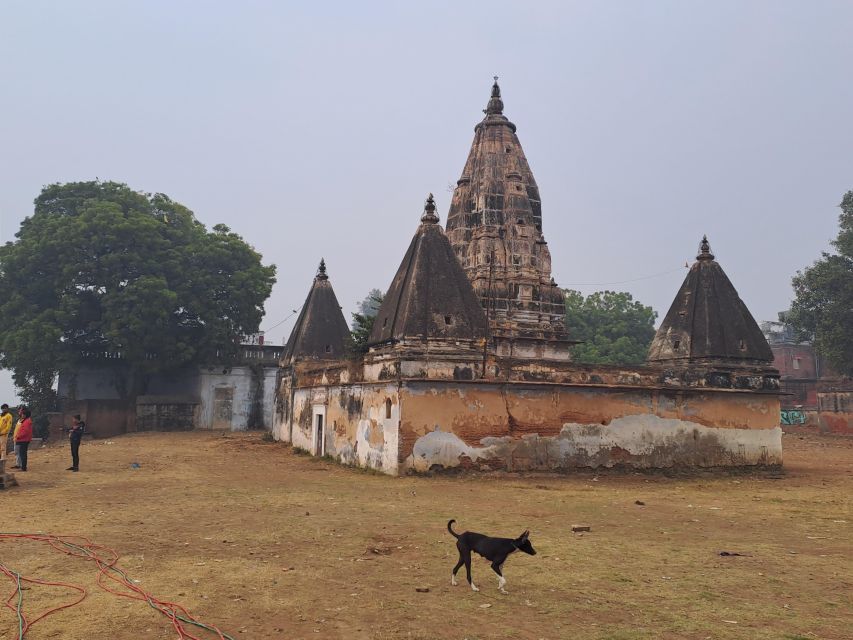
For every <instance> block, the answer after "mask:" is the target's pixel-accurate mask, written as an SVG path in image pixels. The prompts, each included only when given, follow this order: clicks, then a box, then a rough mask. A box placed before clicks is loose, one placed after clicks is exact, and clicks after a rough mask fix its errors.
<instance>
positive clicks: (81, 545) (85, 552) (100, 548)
mask: <svg viewBox="0 0 853 640" xmlns="http://www.w3.org/2000/svg"><path fill="white" fill-rule="evenodd" d="M4 539H5V540H15V539H18V540H30V541H35V542H42V543H46V544H48V545H49V546H51V547H52V548H53V549H55V550H56V551H60V552H61V553H64V554H66V555H69V556H72V557H75V558H81V559H83V560H87V561H92V562H94V563H95V565H96V566H97V567H98V577H97V584H98V586H99V587H100V588H101V589H103V590H104V591H106V592H108V593H111V594H113V595H115V596H118V597H121V598H128V599H131V600H140V601H142V602H145V603H147V604H148V605H149V606H150V607H151V608H153V609H155V610H157V611H159V612H160V613H161V614H163V615H164V616H166V617H167V618H168V619H169V621H170V622H171V623H172V627H173V628H174V629H175V631H176V632H177V633H178V639H179V640H202V639H201V638H199V637H198V636H195V635H193V634H192V633H190V632H189V630H188V629H187V627H188V626H189V627H195V628H196V629H201V630H205V631H208V632H210V633H212V634H214V637H216V638H218V639H219V640H234V639H233V638H232V637H231V636H230V635H228V634H226V633H224V632H222V631H220V630H219V629H218V628H217V627H215V626H213V625H207V624H204V623H202V622H200V621H198V620H197V619H196V618H194V617H193V616H192V615H191V614H190V613H189V611H187V609H186V608H185V607H183V606H182V605H179V604H176V603H174V602H168V601H166V600H160V599H158V598H155V597H154V596H152V595H151V594H150V593H148V592H146V591H145V590H143V589H141V588H140V587H138V586H137V585H135V584H134V583H133V581H132V580H131V579H130V578H129V577H128V576H127V574H126V573H125V572H124V571H123V570H122V569H121V568H119V567H118V558H119V556H118V553H116V552H115V551H114V550H113V549H110V548H109V547H106V546H104V545H100V544H95V543H93V542H92V541H91V540H89V539H88V538H86V537H84V536H65V535H51V534H38V533H0V541H2V540H4ZM0 573H2V574H4V575H6V576H7V577H8V578H9V579H10V580H12V582H13V583H14V584H15V589H14V590H13V591H12V593H11V594H10V595H9V597H8V598H6V600H5V601H4V602H3V605H4V606H5V607H6V608H8V609H11V610H12V611H14V612H15V613H16V614H17V615H18V617H19V631H18V636H17V637H16V638H15V640H24V636H25V635H26V633H27V631H28V630H29V629H30V628H31V627H32V626H33V625H34V624H35V623H36V622H39V621H40V620H44V619H45V618H46V617H47V616H49V615H51V614H53V613H56V612H57V611H62V610H63V609H68V608H69V607H73V606H76V605H78V604H80V603H81V602H83V600H84V599H85V598H86V589H85V588H84V587H82V586H79V585H75V584H70V583H66V582H50V581H47V580H39V579H37V578H30V577H26V576H23V575H20V574H18V573H16V572H14V571H12V570H11V569H9V568H8V567H6V566H4V565H2V564H0ZM107 580H109V581H112V582H113V583H115V584H116V585H118V587H119V588H120V589H117V588H115V587H113V586H111V585H109V584H108V583H107ZM22 582H28V583H31V584H37V585H41V586H49V587H63V588H66V589H72V590H74V591H76V592H77V593H78V594H79V597H78V598H77V599H76V600H74V601H72V602H65V603H62V604H60V605H57V606H55V607H51V608H50V609H48V610H46V611H44V612H42V613H41V614H39V615H38V616H36V617H35V618H33V619H32V620H29V619H28V618H27V617H26V615H25V614H24V612H23V607H22V605H21V601H22V598H23V592H22V590H21V583H22ZM16 596H17V598H18V605H13V604H12V601H13V600H14V599H15V598H16Z"/></svg>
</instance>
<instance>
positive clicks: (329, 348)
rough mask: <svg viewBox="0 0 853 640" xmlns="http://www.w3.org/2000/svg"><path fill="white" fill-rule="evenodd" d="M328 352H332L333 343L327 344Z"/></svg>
mask: <svg viewBox="0 0 853 640" xmlns="http://www.w3.org/2000/svg"><path fill="white" fill-rule="evenodd" d="M326 353H332V345H330V344H327V345H326Z"/></svg>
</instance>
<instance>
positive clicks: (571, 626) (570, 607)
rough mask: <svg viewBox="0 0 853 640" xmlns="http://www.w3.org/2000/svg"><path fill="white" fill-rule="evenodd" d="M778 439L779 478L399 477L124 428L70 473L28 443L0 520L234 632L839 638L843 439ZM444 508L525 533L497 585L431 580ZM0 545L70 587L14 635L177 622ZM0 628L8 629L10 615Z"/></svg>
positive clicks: (84, 575) (445, 555)
mask: <svg viewBox="0 0 853 640" xmlns="http://www.w3.org/2000/svg"><path fill="white" fill-rule="evenodd" d="M784 444H785V449H786V453H785V458H786V474H785V475H784V477H782V478H781V479H774V478H772V477H768V476H763V475H744V476H734V475H705V476H698V477H680V478H669V477H663V476H644V475H634V474H631V475H617V474H602V475H599V476H595V475H593V474H590V473H583V474H577V475H572V476H561V477H555V476H537V477H520V476H500V477H495V476H488V477H484V476H480V477H453V478H449V477H437V478H419V477H411V478H399V479H397V478H389V477H384V476H379V475H375V474H369V473H365V472H362V471H358V470H353V469H346V468H342V467H339V466H337V465H335V464H332V463H329V462H327V461H322V460H315V459H312V458H309V457H306V456H299V455H295V454H294V453H292V452H291V451H290V450H289V449H288V448H287V447H285V446H283V445H280V444H276V443H269V442H264V441H263V440H262V438H261V436H260V434H250V435H227V436H222V435H217V434H204V433H189V434H139V435H132V436H124V437H121V438H116V439H114V440H112V441H109V442H104V441H96V442H89V443H84V445H83V448H82V450H81V456H82V467H83V471H82V472H81V473H79V474H71V473H69V472H66V471H64V468H65V467H66V466H67V462H68V461H67V451H66V449H65V448H48V449H43V450H36V451H34V452H32V453H31V463H30V464H31V468H30V471H29V472H28V473H27V474H21V475H20V476H19V479H20V480H21V487H20V488H17V489H13V490H11V491H7V492H5V493H0V507H2V511H0V514H2V516H0V517H2V525H0V529H2V530H4V531H10V530H11V531H46V532H52V533H63V534H71V533H73V534H82V535H86V536H90V537H91V538H92V539H93V540H94V541H96V542H100V543H103V544H107V545H109V546H111V547H113V548H115V549H116V550H117V551H118V552H119V553H120V554H121V555H122V564H123V566H124V567H125V568H126V569H127V570H128V572H129V573H130V575H131V576H132V577H133V578H136V579H137V580H140V581H141V582H140V584H141V585H142V586H144V587H146V588H147V589H149V590H150V591H152V592H153V593H155V594H156V595H158V596H160V597H162V598H164V599H171V600H175V601H177V602H180V603H182V604H184V605H186V606H187V607H189V608H190V610H191V611H192V612H193V613H195V614H197V615H198V616H199V617H200V618H201V619H203V620H205V621H208V622H211V623H214V624H217V625H219V626H221V627H222V628H223V629H224V630H225V631H228V632H229V633H231V634H232V635H234V637H235V638H355V639H360V638H376V639H392V638H407V639H408V638H413V639H428V638H430V639H431V638H460V639H461V638H469V639H471V640H473V639H475V638H476V639H486V638H496V639H497V638H506V639H510V638H533V639H537V638H549V639H555V638H600V639H610V640H639V639H657V638H696V639H700V638H713V639H715V640H716V639H718V638H723V639H725V638H758V639H761V638H774V639H785V638H787V639H789V640H793V639H796V638H839V639H840V638H849V637H851V629H853V617H851V611H853V609H851V600H850V594H851V592H853V578H851V576H853V562H852V561H851V551H853V544H852V543H851V533H850V532H851V525H853V514H851V509H850V504H851V498H850V496H851V489H853V442H851V440H841V439H820V438H815V437H806V438H805V439H800V438H799V437H798V436H790V435H789V436H786V437H785V442H784ZM132 462H139V463H140V465H141V468H139V469H131V468H130V465H131V463H132ZM635 500H641V501H643V502H645V506H638V505H636V504H635ZM451 517H454V518H456V519H457V520H458V524H457V527H458V528H459V529H460V530H464V529H466V528H470V529H473V530H478V531H483V532H488V533H491V534H493V535H513V534H516V533H518V532H520V531H521V530H522V529H524V528H526V527H529V528H530V529H531V540H532V542H533V544H534V546H535V547H536V548H537V550H538V551H539V554H538V555H537V556H535V557H528V556H522V557H512V558H511V559H510V560H509V561H508V562H507V565H506V567H505V573H506V575H507V578H508V581H509V582H508V585H507V589H508V590H509V591H510V595H507V596H503V595H501V594H500V593H498V591H497V584H496V580H495V579H494V578H493V575H492V573H491V570H490V569H489V568H488V565H487V564H485V563H484V562H477V563H476V564H475V566H474V577H475V581H476V582H477V583H478V584H479V586H480V587H481V589H482V591H481V592H480V593H477V594H475V593H472V592H471V591H470V590H468V589H467V588H466V587H465V586H459V587H456V588H453V587H451V586H450V584H449V573H450V569H451V568H452V566H453V564H454V563H455V560H456V555H455V548H454V544H453V542H454V541H453V539H452V538H451V537H450V536H449V535H448V534H447V532H446V530H445V524H446V522H447V520H448V519H449V518H451ZM575 523H583V524H589V525H591V527H592V531H591V532H590V533H587V534H583V535H579V534H572V533H571V531H570V527H571V525H572V524H575ZM723 550H726V551H737V552H741V553H748V554H751V555H750V556H749V557H720V556H719V555H718V553H719V552H720V551H723ZM0 560H2V562H4V563H5V564H8V565H10V566H12V567H14V568H15V569H17V570H19V571H21V572H23V573H26V574H31V575H36V576H39V577H42V578H48V579H62V580H66V581H72V582H78V583H80V584H84V585H85V586H86V587H87V588H88V589H89V597H88V598H87V599H86V601H84V603H83V604H82V605H81V606H79V607H77V608H75V609H72V610H68V611H65V612H62V613H59V614H56V615H55V616H52V617H50V618H48V619H47V620H45V621H44V622H43V623H40V624H39V625H37V626H36V627H34V629H33V631H32V633H31V634H30V635H29V636H28V638H30V639H31V640H40V639H44V638H62V639H63V640H66V639H67V640H76V639H81V640H82V639H86V640H90V639H92V638H110V639H125V638H127V639H131V638H132V639H134V640H135V639H138V638H171V637H174V634H172V633H171V631H169V630H168V629H167V623H166V621H165V619H164V618H162V617H158V616H157V615H156V614H154V613H153V612H151V611H150V610H149V609H148V608H147V607H146V606H145V605H143V604H141V603H128V602H127V601H123V600H121V599H118V598H115V597H113V596H110V595H109V594H106V593H103V592H101V591H99V590H98V589H97V588H96V587H95V586H94V577H95V575H94V572H93V567H92V566H91V565H88V564H86V563H84V562H81V561H79V560H73V559H70V558H67V557H64V556H62V555H60V554H58V553H55V552H52V551H48V550H46V549H45V548H42V547H39V546H37V545H34V544H32V543H27V542H0ZM463 573H464V571H463ZM463 584H464V581H463ZM416 588H429V592H428V593H419V592H416V591H415V589H416ZM26 593H27V598H28V602H29V603H30V604H31V605H32V606H39V605H46V604H48V603H53V602H56V595H57V592H55V591H54V592H47V591H46V590H44V589H32V590H30V591H27V592H26ZM0 637H3V638H11V637H13V616H12V614H11V612H9V611H6V612H5V613H2V614H0Z"/></svg>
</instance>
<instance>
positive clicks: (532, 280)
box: [447, 78, 573, 360]
mask: <svg viewBox="0 0 853 640" xmlns="http://www.w3.org/2000/svg"><path fill="white" fill-rule="evenodd" d="M503 109H504V104H503V100H502V99H501V89H500V86H498V81H497V78H495V83H494V85H493V86H492V95H491V98H490V99H489V103H488V105H487V106H486V108H485V109H484V112H485V114H486V116H485V117H484V118H483V120H482V121H481V122H480V123H479V124H478V125H477V126H476V127H475V128H474V142H473V143H472V145H471V151H470V153H469V154H468V160H467V162H466V163H465V168H464V169H463V170H462V177H461V178H459V180H458V181H457V183H456V184H457V186H456V189H455V191H454V193H453V200H452V202H451V205H450V212H449V213H448V216H447V236H448V238H449V239H450V243H451V245H452V246H453V250H454V252H455V253H456V257H457V258H458V259H459V262H460V263H461V264H462V267H463V269H464V270H465V273H466V275H467V276H468V279H469V280H470V281H471V284H472V285H473V287H474V291H475V293H476V294H477V297H478V298H479V300H480V303H481V304H482V306H483V308H484V309H485V311H486V316H487V318H488V325H489V333H490V336H489V337H490V338H493V339H494V342H495V349H496V352H497V353H498V354H500V355H509V356H513V357H518V358H537V359H543V358H544V359H558V360H567V359H568V357H569V356H568V350H569V347H570V346H571V345H572V344H573V343H572V341H570V340H569V336H568V334H567V332H566V328H565V325H564V318H565V307H564V302H563V293H562V291H561V290H560V289H559V288H558V287H557V284H556V283H555V282H554V279H553V278H552V277H551V253H550V251H549V250H548V244H547V243H546V242H545V237H544V235H543V234H542V203H541V200H540V198H539V187H537V185H536V180H535V179H534V178H533V173H532V172H531V171H530V166H529V165H528V164H527V158H526V157H525V156H524V151H523V150H522V148H521V143H520V142H519V140H518V136H517V135H516V127H515V125H514V124H513V123H512V122H510V121H509V119H507V117H506V116H505V115H504V114H503Z"/></svg>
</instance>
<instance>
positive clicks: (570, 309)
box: [565, 289, 658, 364]
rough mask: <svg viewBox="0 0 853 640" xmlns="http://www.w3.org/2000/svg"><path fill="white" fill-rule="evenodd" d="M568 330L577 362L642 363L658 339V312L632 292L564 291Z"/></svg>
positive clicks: (573, 355)
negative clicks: (588, 292) (655, 338)
mask: <svg viewBox="0 0 853 640" xmlns="http://www.w3.org/2000/svg"><path fill="white" fill-rule="evenodd" d="M565 296H566V327H567V328H568V330H569V335H570V336H571V338H572V339H573V340H581V341H583V343H582V344H578V345H575V346H574V347H573V348H572V357H573V359H574V360H575V362H582V363H589V364H641V363H643V362H645V360H646V355H647V354H648V350H649V345H650V344H651V342H652V338H654V336H655V319H656V318H657V315H658V314H657V312H656V311H655V310H654V309H652V308H651V307H647V306H645V305H643V304H642V303H640V302H639V301H636V300H634V299H633V298H632V297H631V294H630V293H627V292H616V291H598V292H596V293H593V294H591V295H589V296H587V297H584V295H583V294H582V293H580V292H579V291H573V290H571V289H566V290H565Z"/></svg>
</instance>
